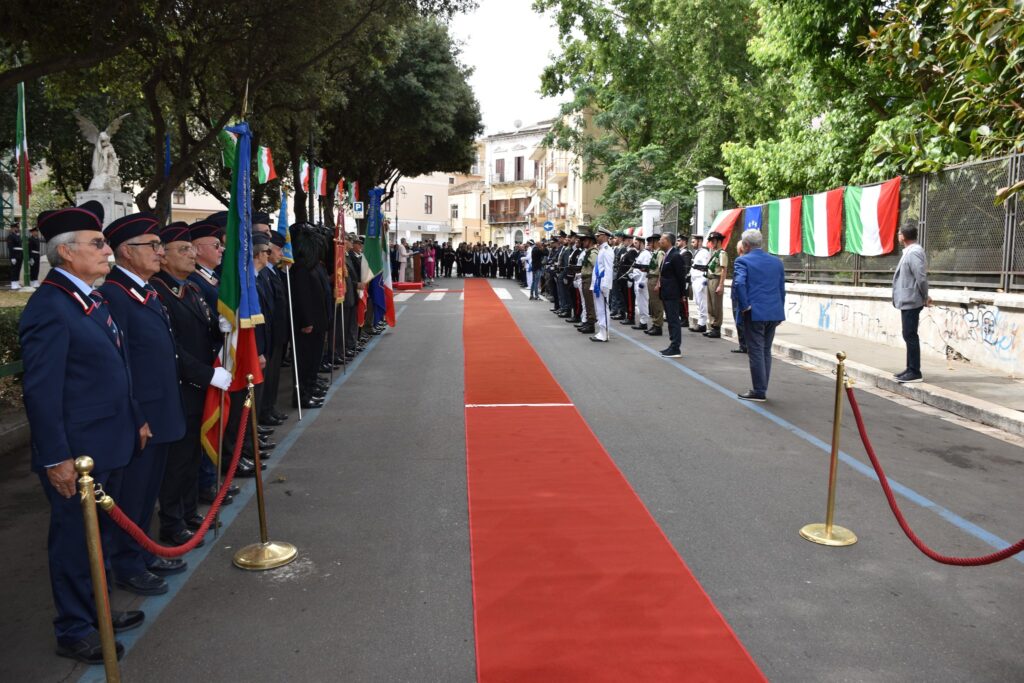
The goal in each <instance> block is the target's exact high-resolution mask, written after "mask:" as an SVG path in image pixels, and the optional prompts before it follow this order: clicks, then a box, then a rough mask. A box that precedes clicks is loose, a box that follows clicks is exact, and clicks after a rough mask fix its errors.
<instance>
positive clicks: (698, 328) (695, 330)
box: [689, 325, 708, 334]
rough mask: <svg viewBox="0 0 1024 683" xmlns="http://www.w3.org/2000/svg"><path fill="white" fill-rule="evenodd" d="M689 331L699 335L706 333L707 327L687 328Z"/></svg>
mask: <svg viewBox="0 0 1024 683" xmlns="http://www.w3.org/2000/svg"><path fill="white" fill-rule="evenodd" d="M689 330H690V332H700V333H701V334H703V333H704V332H707V331H708V326H707V325H698V326H697V327H691V328H689Z"/></svg>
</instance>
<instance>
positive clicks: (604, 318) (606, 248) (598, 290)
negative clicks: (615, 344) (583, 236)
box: [590, 228, 615, 342]
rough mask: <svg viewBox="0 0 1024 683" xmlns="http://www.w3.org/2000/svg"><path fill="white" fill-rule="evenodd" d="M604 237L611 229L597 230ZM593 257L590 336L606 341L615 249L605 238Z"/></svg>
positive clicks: (613, 276) (613, 277)
mask: <svg viewBox="0 0 1024 683" xmlns="http://www.w3.org/2000/svg"><path fill="white" fill-rule="evenodd" d="M598 232H599V233H600V234H602V235H605V236H606V237H611V234H612V233H611V231H609V230H607V229H605V228H601V229H600V230H599V231H598ZM596 252H597V253H596V256H595V259H594V272H593V275H592V281H593V286H592V287H591V292H592V294H593V296H594V314H595V320H596V325H595V334H594V336H593V337H591V338H590V340H591V341H595V342H606V341H608V325H609V324H610V322H611V311H610V310H609V308H610V306H611V300H610V298H611V292H612V282H613V281H614V280H615V250H614V249H612V247H611V245H610V244H608V242H607V240H605V242H603V243H602V244H601V246H600V247H598V248H597V249H596Z"/></svg>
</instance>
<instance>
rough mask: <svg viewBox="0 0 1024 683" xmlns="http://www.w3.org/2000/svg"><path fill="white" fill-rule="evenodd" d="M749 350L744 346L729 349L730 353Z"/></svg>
mask: <svg viewBox="0 0 1024 683" xmlns="http://www.w3.org/2000/svg"><path fill="white" fill-rule="evenodd" d="M746 352H747V350H746V349H745V348H743V347H742V346H741V347H740V348H738V349H729V353H746Z"/></svg>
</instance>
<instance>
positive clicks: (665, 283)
mask: <svg viewBox="0 0 1024 683" xmlns="http://www.w3.org/2000/svg"><path fill="white" fill-rule="evenodd" d="M661 248H662V249H664V250H665V252H666V253H665V260H664V262H662V264H661V271H660V276H659V277H658V284H657V285H656V289H657V290H658V291H657V293H658V296H659V297H661V303H662V305H663V306H664V307H665V321H666V322H667V323H668V338H669V344H668V348H667V349H665V350H664V351H662V352H661V356H662V358H679V357H680V356H681V355H682V353H681V351H682V349H681V344H682V324H681V320H680V317H679V300H680V299H682V297H683V293H684V292H685V291H686V278H687V276H688V272H687V268H686V266H685V264H684V261H683V255H682V254H681V253H679V249H678V248H676V236H675V235H674V234H672V233H665V234H664V235H662V236H661Z"/></svg>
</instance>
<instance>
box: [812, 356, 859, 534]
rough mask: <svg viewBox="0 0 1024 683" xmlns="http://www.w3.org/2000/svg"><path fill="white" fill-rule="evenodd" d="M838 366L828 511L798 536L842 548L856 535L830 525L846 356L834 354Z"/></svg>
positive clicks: (837, 458)
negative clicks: (823, 520) (819, 522)
mask: <svg viewBox="0 0 1024 683" xmlns="http://www.w3.org/2000/svg"><path fill="white" fill-rule="evenodd" d="M836 358H838V359H839V365H838V366H837V367H836V404H835V413H834V416H833V418H832V457H831V463H830V465H829V472H828V509H827V510H826V511H825V523H824V524H808V525H807V526H805V527H804V528H803V529H801V530H800V535H801V536H803V537H804V538H806V539H807V540H808V541H812V542H814V543H820V544H821V545H832V546H844V545H853V544H854V543H856V542H857V535H856V534H855V533H853V532H852V531H850V530H849V529H846V528H843V527H841V526H838V525H836V524H833V523H832V520H833V519H834V517H835V511H836V474H837V470H838V466H839V426H840V420H842V417H843V389H845V388H846V382H847V380H846V354H845V353H843V352H839V353H837V354H836Z"/></svg>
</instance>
